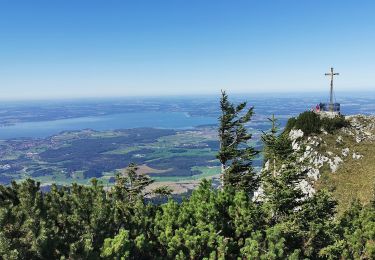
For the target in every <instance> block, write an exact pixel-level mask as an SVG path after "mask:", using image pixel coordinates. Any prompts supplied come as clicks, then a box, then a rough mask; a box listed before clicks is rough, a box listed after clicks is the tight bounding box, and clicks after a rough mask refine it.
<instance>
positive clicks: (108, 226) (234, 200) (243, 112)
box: [0, 92, 375, 259]
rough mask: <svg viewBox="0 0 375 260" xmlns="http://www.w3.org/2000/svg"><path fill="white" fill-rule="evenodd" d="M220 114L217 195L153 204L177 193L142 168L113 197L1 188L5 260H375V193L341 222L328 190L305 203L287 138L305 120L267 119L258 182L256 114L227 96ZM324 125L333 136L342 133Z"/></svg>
mask: <svg viewBox="0 0 375 260" xmlns="http://www.w3.org/2000/svg"><path fill="white" fill-rule="evenodd" d="M220 107H221V111H222V114H221V116H220V119H219V120H220V124H219V129H218V133H219V140H220V150H219V152H218V155H217V158H218V159H219V161H220V163H221V166H222V177H221V187H220V188H219V189H215V188H213V187H212V184H211V182H210V181H207V180H203V181H202V183H201V185H200V186H199V188H197V189H196V190H194V191H193V192H192V194H191V196H190V197H188V198H185V199H184V200H183V201H182V202H176V201H175V200H173V199H172V198H171V197H170V198H169V199H168V202H166V203H151V202H150V200H149V199H147V198H150V196H151V195H152V196H153V197H154V198H155V196H156V198H164V197H169V194H170V190H168V188H165V187H164V188H159V189H157V190H155V191H149V190H148V189H147V186H148V185H149V184H150V183H151V182H152V180H151V179H150V178H149V177H148V176H145V175H141V174H138V173H137V172H136V166H135V165H130V167H129V168H128V170H127V173H126V174H123V175H118V176H117V178H116V182H115V185H114V186H113V187H112V188H110V189H109V190H107V189H105V188H104V187H103V186H102V185H101V184H100V183H98V181H96V180H95V179H94V180H93V181H92V185H91V186H81V185H72V186H71V187H57V186H56V185H53V186H52V188H51V190H50V191H49V192H42V191H41V190H40V185H39V183H37V182H35V181H33V180H31V179H29V180H26V181H24V182H22V183H15V182H13V183H12V184H11V185H10V186H0V255H1V258H2V259H375V192H374V194H373V200H372V202H371V203H369V204H367V205H362V204H361V203H360V202H359V201H353V202H352V204H351V207H350V208H349V209H348V210H347V211H346V212H344V213H342V214H336V205H337V203H336V201H335V200H334V199H333V197H332V196H331V194H330V192H329V191H327V190H318V191H316V192H315V193H314V194H307V193H306V192H305V191H304V190H303V186H301V183H302V182H303V181H304V180H305V179H306V178H307V176H306V175H307V172H306V168H305V167H304V162H303V161H300V160H299V159H298V158H299V154H298V152H296V151H294V150H293V149H292V144H291V141H290V140H289V138H288V134H287V131H288V128H291V127H293V126H295V125H298V124H301V121H298V122H295V121H293V122H291V123H290V124H289V126H288V127H287V128H286V130H284V131H283V132H281V131H280V130H279V129H278V124H277V120H276V119H275V118H274V117H273V118H270V121H271V123H272V128H271V129H270V130H269V131H267V132H264V133H263V136H262V140H263V142H264V151H263V155H264V167H263V170H262V171H261V173H256V172H255V170H254V169H253V168H252V160H253V159H254V157H255V156H256V155H257V154H258V153H259V151H256V150H255V149H254V148H253V147H251V146H249V145H248V143H249V142H248V141H249V140H250V139H251V137H252V136H251V135H250V134H249V133H248V131H247V129H246V124H247V123H248V122H249V121H250V120H251V117H252V116H253V108H248V106H247V104H246V103H241V104H233V103H231V102H230V101H229V100H228V96H227V94H226V93H225V92H223V93H222V96H221V100H220ZM311 117H312V116H311V115H310V116H309V115H308V114H304V115H303V116H301V118H307V119H303V120H306V122H305V124H302V126H303V127H305V128H306V127H307V126H308V125H306V124H311V122H316V121H317V120H318V119H314V118H313V120H311ZM301 120H302V119H301ZM323 123H324V124H328V125H329V126H330V127H331V128H330V130H331V131H332V132H334V130H335V127H340V126H341V125H344V124H345V122H342V119H340V120H339V122H337V121H335V122H333V123H332V124H330V123H329V122H328V123H327V122H323ZM319 124H321V122H319ZM311 129H312V130H311V131H312V132H313V131H314V127H311ZM318 130H319V129H318ZM151 192H152V193H153V194H150V193H151Z"/></svg>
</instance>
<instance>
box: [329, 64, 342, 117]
mask: <svg viewBox="0 0 375 260" xmlns="http://www.w3.org/2000/svg"><path fill="white" fill-rule="evenodd" d="M325 75H326V76H331V91H330V96H329V110H330V111H331V112H333V76H338V75H340V74H339V73H335V72H333V68H331V72H330V73H326V74H325Z"/></svg>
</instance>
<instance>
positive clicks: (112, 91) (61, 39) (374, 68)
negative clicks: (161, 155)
mask: <svg viewBox="0 0 375 260" xmlns="http://www.w3.org/2000/svg"><path fill="white" fill-rule="evenodd" d="M374 14H375V1H360V0H359V1H354V0H353V1H332V0H331V1H319V0H314V1H308V0H305V1H303V0H299V1H297V0H295V1H290V0H274V1H268V0H262V1H260V0H259V1H250V0H248V1H241V0H227V1H220V0H149V1H145V0H137V1H135V0H134V1H125V0H124V1H120V0H117V1H112V0H106V1H104V0H101V1H95V0H56V1H50V0H46V1H39V0H33V1H29V0H28V1H27V0H25V1H17V0H0V99H23V98H66V97H67V98H70V97H110V96H133V95H184V94H217V93H219V91H220V89H227V90H228V91H229V92H231V93H253V92H290V91H299V92H310V91H326V90H327V89H328V85H329V81H328V78H326V77H324V73H325V72H328V69H329V68H330V67H331V66H334V67H335V68H336V69H337V71H338V72H340V73H341V75H340V76H339V77H338V78H337V81H336V86H337V87H336V92H337V93H338V92H339V91H371V90H374V89H375V15H374Z"/></svg>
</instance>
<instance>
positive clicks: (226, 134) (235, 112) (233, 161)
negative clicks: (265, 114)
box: [217, 91, 258, 193]
mask: <svg viewBox="0 0 375 260" xmlns="http://www.w3.org/2000/svg"><path fill="white" fill-rule="evenodd" d="M246 106H247V103H246V102H242V103H240V104H238V105H235V104H233V103H231V102H230V101H229V99H228V95H227V94H226V93H225V91H222V92H221V100H220V108H221V116H220V118H219V120H220V126H219V140H220V150H219V153H218V155H217V158H218V159H219V160H220V163H221V170H222V172H221V174H222V176H221V181H222V186H223V187H225V186H232V187H235V188H238V189H242V190H245V191H246V192H249V193H251V192H253V191H254V190H255V189H256V188H257V187H258V178H257V175H256V173H255V172H254V168H253V166H252V162H253V159H254V157H255V156H256V155H257V154H258V152H257V151H256V150H255V149H254V148H253V147H252V146H250V145H249V144H248V142H249V140H250V139H251V137H252V135H251V134H250V133H249V132H248V130H247V128H246V124H247V123H248V122H250V120H251V117H252V116H253V114H254V110H253V107H250V108H247V107H246Z"/></svg>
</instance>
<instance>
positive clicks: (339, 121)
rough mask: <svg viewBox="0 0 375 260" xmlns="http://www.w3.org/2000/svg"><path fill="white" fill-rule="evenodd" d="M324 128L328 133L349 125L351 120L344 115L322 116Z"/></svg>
mask: <svg viewBox="0 0 375 260" xmlns="http://www.w3.org/2000/svg"><path fill="white" fill-rule="evenodd" d="M321 122H322V128H323V129H324V130H326V131H327V132H328V133H331V134H332V133H333V132H334V131H335V130H338V129H341V128H343V127H347V126H348V125H349V122H348V121H347V120H346V119H345V117H344V116H342V115H340V116H336V117H334V118H322V119H321Z"/></svg>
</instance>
